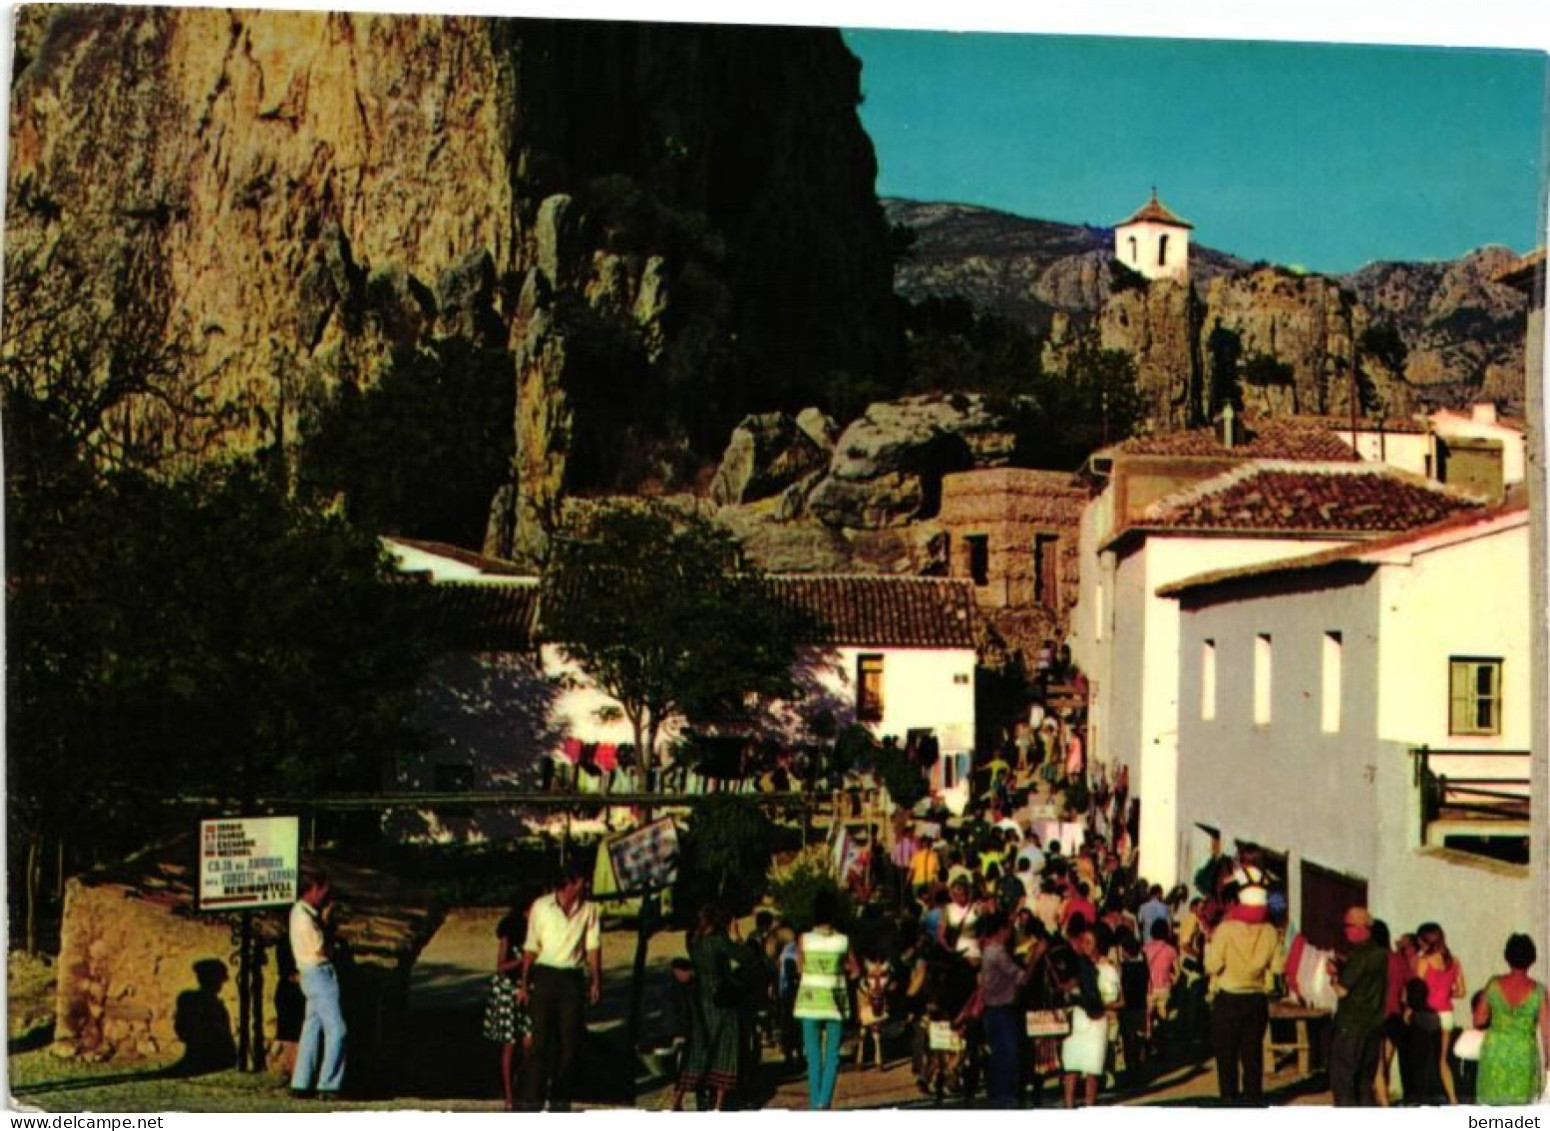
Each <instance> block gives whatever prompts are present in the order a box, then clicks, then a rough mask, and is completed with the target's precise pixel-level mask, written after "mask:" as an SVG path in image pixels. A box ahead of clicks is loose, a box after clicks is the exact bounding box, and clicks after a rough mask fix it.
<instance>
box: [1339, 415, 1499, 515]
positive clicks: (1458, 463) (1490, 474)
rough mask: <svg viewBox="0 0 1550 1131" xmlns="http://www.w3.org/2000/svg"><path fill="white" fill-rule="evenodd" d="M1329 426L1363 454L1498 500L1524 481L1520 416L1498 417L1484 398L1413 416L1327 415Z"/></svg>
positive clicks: (1365, 457)
mask: <svg viewBox="0 0 1550 1131" xmlns="http://www.w3.org/2000/svg"><path fill="white" fill-rule="evenodd" d="M1328 426H1329V428H1330V429H1331V430H1332V431H1333V432H1334V433H1335V434H1336V435H1338V436H1339V437H1340V438H1341V439H1342V440H1344V441H1345V442H1346V443H1348V444H1350V445H1351V447H1352V448H1354V449H1355V450H1356V453H1357V454H1358V455H1360V456H1361V457H1362V458H1363V459H1365V460H1373V461H1376V462H1379V463H1386V464H1388V465H1389V466H1391V467H1397V468H1399V469H1400V470H1402V471H1409V472H1412V473H1413V474H1416V475H1424V476H1426V477H1427V478H1428V479H1435V480H1437V482H1439V483H1446V484H1448V485H1449V486H1450V487H1456V488H1458V489H1459V490H1461V491H1465V492H1467V493H1469V494H1473V495H1478V496H1480V497H1481V498H1484V499H1490V500H1493V501H1499V500H1500V499H1501V498H1502V497H1503V496H1504V495H1505V494H1506V492H1507V491H1509V490H1511V489H1512V488H1513V487H1516V486H1518V485H1519V484H1521V483H1522V482H1523V477H1524V470H1525V461H1526V449H1527V439H1526V436H1525V428H1524V425H1523V423H1522V422H1521V421H1507V420H1502V419H1499V418H1498V417H1497V414H1496V406H1495V405H1494V404H1491V403H1489V402H1485V403H1481V404H1474V405H1471V406H1470V407H1469V411H1468V412H1455V411H1453V410H1452V409H1440V410H1438V411H1437V412H1434V413H1432V414H1431V415H1430V416H1419V417H1417V418H1416V419H1413V420H1383V421H1375V420H1358V421H1357V422H1356V425H1355V427H1352V425H1351V424H1350V422H1348V421H1338V420H1329V421H1328Z"/></svg>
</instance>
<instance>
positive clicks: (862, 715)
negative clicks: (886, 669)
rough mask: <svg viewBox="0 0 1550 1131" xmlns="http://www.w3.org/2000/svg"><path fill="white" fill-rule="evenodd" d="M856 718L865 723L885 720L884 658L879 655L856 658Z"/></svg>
mask: <svg viewBox="0 0 1550 1131" xmlns="http://www.w3.org/2000/svg"><path fill="white" fill-rule="evenodd" d="M856 718H858V719H860V720H861V721H862V722H864V723H877V722H881V721H882V718H883V658H882V657H881V656H877V655H867V656H858V657H857V658H856Z"/></svg>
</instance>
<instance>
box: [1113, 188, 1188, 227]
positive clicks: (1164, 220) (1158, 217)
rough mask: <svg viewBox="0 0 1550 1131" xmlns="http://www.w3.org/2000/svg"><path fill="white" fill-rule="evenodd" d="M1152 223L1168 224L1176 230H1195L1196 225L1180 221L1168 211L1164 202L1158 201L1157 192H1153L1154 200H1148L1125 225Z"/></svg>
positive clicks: (1154, 190)
mask: <svg viewBox="0 0 1550 1131" xmlns="http://www.w3.org/2000/svg"><path fill="white" fill-rule="evenodd" d="M1147 221H1151V222H1152V223H1153V224H1168V225H1171V226H1172V227H1175V228H1193V227H1194V226H1195V225H1193V224H1191V223H1190V222H1189V221H1188V220H1180V219H1179V218H1178V217H1177V216H1175V215H1174V214H1173V213H1172V212H1170V211H1168V209H1167V207H1166V206H1164V204H1163V203H1162V201H1160V200H1158V199H1157V190H1156V189H1155V188H1154V189H1153V190H1152V199H1150V200H1148V201H1147V202H1146V203H1145V204H1143V205H1142V206H1141V207H1140V208H1138V209H1137V210H1136V213H1135V215H1133V216H1131V217H1130V219H1128V220H1125V221H1123V223H1122V225H1121V226H1123V224H1141V223H1145V222H1147Z"/></svg>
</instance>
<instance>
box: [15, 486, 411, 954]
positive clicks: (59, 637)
mask: <svg viewBox="0 0 1550 1131" xmlns="http://www.w3.org/2000/svg"><path fill="white" fill-rule="evenodd" d="M34 502H35V500H32V499H28V500H27V504H28V507H29V509H28V513H29V514H31V515H34V516H35V515H36V514H37V510H36V508H35V507H33V506H32V505H31V504H33V503H34ZM9 565H10V576H9V583H10V584H9V590H8V595H7V603H6V615H7V633H8V641H9V645H10V648H9V652H10V654H9V657H8V666H9V672H8V687H7V742H8V750H9V754H10V759H9V769H10V773H9V789H10V801H11V808H10V813H11V817H12V820H11V824H10V828H11V836H12V841H11V843H12V849H13V858H14V856H15V852H16V850H17V849H18V848H19V849H21V850H22V852H23V853H24V854H35V853H36V851H37V850H38V848H39V846H41V845H42V844H44V843H46V842H53V843H55V844H62V845H68V846H69V856H70V860H71V862H72V864H86V863H91V862H93V861H97V860H101V859H106V858H110V857H112V856H114V855H117V854H119V853H121V852H123V851H125V850H128V849H132V848H135V847H138V846H140V845H143V844H145V843H147V842H149V841H151V840H154V839H155V838H156V837H158V836H160V835H163V834H165V833H167V832H169V831H173V830H176V829H178V828H181V827H182V826H183V823H184V822H185V821H186V820H187V819H188V817H187V816H186V814H181V813H179V812H178V811H177V810H176V809H173V808H169V807H166V806H164V804H163V802H164V801H165V800H166V799H167V798H169V797H174V796H178V795H184V796H194V797H208V798H210V799H212V802H213V803H215V804H231V805H241V804H246V803H251V801H252V800H253V798H255V797H256V796H259V795H263V794H270V795H273V794H293V795H295V794H300V795H305V794H307V793H311V792H316V791H320V790H329V789H359V788H373V787H376V786H378V785H380V784H381V782H382V780H383V777H384V774H385V770H386V768H387V766H389V765H390V764H391V762H392V760H393V758H394V757H395V756H396V755H397V754H398V753H399V752H401V751H404V750H406V749H409V748H410V747H411V746H412V745H413V744H414V742H415V736H414V735H413V734H412V733H411V732H410V731H409V729H408V728H407V725H406V719H407V718H408V711H409V707H410V705H411V702H412V696H413V692H414V688H415V686H416V684H417V683H418V681H419V678H420V676H421V674H422V672H423V669H424V655H423V653H422V651H421V647H422V645H421V641H423V639H424V634H423V633H421V632H419V631H417V623H416V622H415V621H414V620H413V619H412V618H413V617H414V612H415V604H416V602H415V600H414V597H415V594H416V593H417V592H418V591H419V590H418V587H417V586H414V585H411V584H408V583H404V582H399V581H393V580H392V579H391V572H390V565H389V562H388V560H387V557H386V555H385V554H384V552H383V550H382V548H381V546H380V544H379V543H378V542H377V540H376V539H375V538H374V537H372V536H371V535H369V534H365V533H362V532H359V531H357V530H355V529H354V528H352V527H350V526H349V525H348V524H347V523H346V522H345V521H344V520H343V519H342V518H340V517H338V516H336V515H328V514H324V513H322V512H320V511H318V510H316V509H314V508H310V507H307V506H305V505H303V504H301V503H298V502H297V501H295V500H294V499H291V498H289V497H287V496H286V494H285V493H284V491H283V490H282V488H281V487H280V486H279V485H278V484H277V483H276V482H274V480H273V477H271V476H269V475H267V474H265V473H264V472H262V471H261V470H260V469H259V468H257V467H255V466H253V465H238V466H235V467H228V468H208V469H205V470H202V471H200V472H198V473H195V474H191V475H188V476H184V477H180V478H177V479H174V480H171V481H167V482H158V481H154V480H150V479H148V478H145V477H143V476H139V475H135V474H132V473H128V472H123V473H119V474H117V475H114V476H112V477H110V478H109V479H108V480H107V481H105V482H104V483H103V484H101V485H100V486H99V487H97V488H96V489H94V490H93V491H91V492H87V493H84V494H83V495H81V496H80V497H78V498H76V499H74V500H72V501H71V503H70V505H69V506H68V507H64V508H60V509H58V510H57V511H55V512H54V513H53V515H52V521H51V522H49V523H48V524H47V525H46V526H44V527H43V528H42V529H35V530H33V531H31V532H30V534H29V537H28V539H27V540H26V542H25V545H24V548H23V552H22V554H21V556H20V557H13V558H12V560H11V562H10V563H9ZM61 853H62V854H63V853H64V849H61ZM33 879H34V878H33V877H32V876H31V875H27V876H25V877H24V880H25V881H27V882H24V884H23V885H22V887H23V893H24V894H25V895H26V896H27V897H28V900H29V906H30V904H31V902H32V901H33V900H35V897H36V895H37V892H36V890H35V888H34V887H33V886H32V882H33ZM13 890H16V889H15V888H14V887H13ZM30 918H31V917H30V916H29V920H30ZM32 941H34V940H29V942H32Z"/></svg>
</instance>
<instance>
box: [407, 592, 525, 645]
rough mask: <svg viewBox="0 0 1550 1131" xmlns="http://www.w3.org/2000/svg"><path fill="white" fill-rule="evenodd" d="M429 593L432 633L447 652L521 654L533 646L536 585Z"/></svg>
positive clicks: (430, 629)
mask: <svg viewBox="0 0 1550 1131" xmlns="http://www.w3.org/2000/svg"><path fill="white" fill-rule="evenodd" d="M429 588H430V598H429V601H430V618H431V623H430V628H429V631H430V632H431V633H432V634H433V635H434V636H435V638H436V639H437V640H438V641H440V642H441V643H442V644H443V645H444V646H445V647H447V648H455V649H470V650H473V651H479V652H522V651H526V650H527V649H529V648H531V647H532V646H533V641H534V627H535V623H536V618H537V612H538V586H537V585H535V584H508V585H491V584H489V583H487V582H486V583H481V582H438V583H436V584H433V585H431V586H430V587H429Z"/></svg>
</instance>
